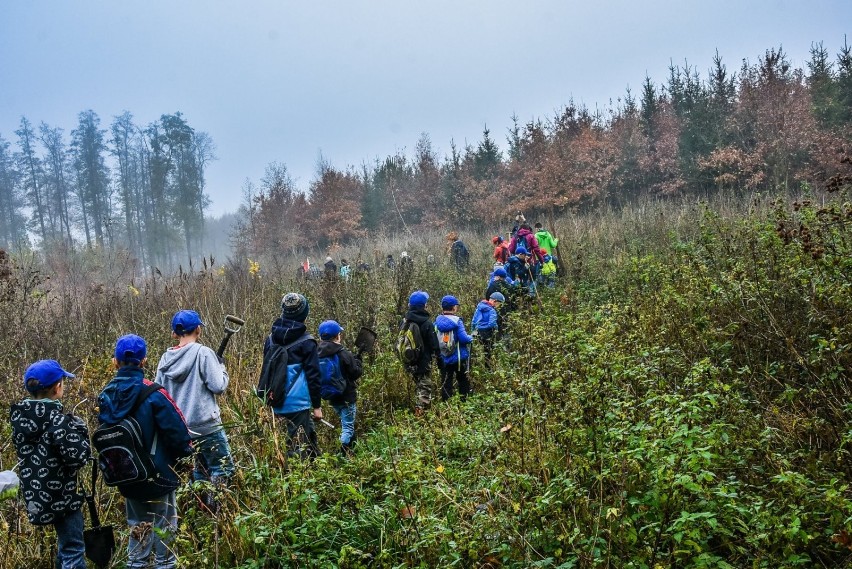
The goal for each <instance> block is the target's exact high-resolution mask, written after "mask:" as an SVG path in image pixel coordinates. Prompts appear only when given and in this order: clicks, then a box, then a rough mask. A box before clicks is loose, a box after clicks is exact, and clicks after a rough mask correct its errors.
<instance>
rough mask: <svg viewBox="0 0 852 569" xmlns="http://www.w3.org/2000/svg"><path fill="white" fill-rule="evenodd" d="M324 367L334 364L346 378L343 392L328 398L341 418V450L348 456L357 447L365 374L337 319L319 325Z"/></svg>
mask: <svg viewBox="0 0 852 569" xmlns="http://www.w3.org/2000/svg"><path fill="white" fill-rule="evenodd" d="M318 332H319V336H320V343H319V359H320V369H323V366H324V365H330V366H332V373H339V374H340V375H341V376H342V377H343V379H344V380H345V381H346V387H345V388H344V389H343V392H342V393H341V394H340V395H338V396H335V397H332V398H330V399H329V400H328V402H329V403H330V404H331V406H332V408H333V409H334V411H335V413H337V416H338V417H340V453H341V454H342V455H343V456H348V455H350V454H351V453H352V452H353V449H354V448H355V438H356V437H355V411H356V406H355V402H356V401H357V393H356V388H357V386H358V378H360V377H361V373H362V365H361V358H360V356H356V355H354V354H353V353H352V352H350V351H349V350H347V349H346V348H344V347H343V344H341V343H340V342H341V340H342V334H343V326H341V325H340V324H339V323H337V321H335V320H326V321H325V322H323V323H322V324H320V325H319V330H318Z"/></svg>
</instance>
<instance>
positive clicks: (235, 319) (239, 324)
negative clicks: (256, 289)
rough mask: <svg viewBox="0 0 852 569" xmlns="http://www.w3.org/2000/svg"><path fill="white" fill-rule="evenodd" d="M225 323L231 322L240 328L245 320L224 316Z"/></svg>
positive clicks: (230, 315) (231, 315)
mask: <svg viewBox="0 0 852 569" xmlns="http://www.w3.org/2000/svg"><path fill="white" fill-rule="evenodd" d="M225 322H232V323H234V324H236V325H237V326H242V325H243V324H245V323H246V321H245V320H243V319H242V318H240V317H238V316H234V315H233V314H226V315H225Z"/></svg>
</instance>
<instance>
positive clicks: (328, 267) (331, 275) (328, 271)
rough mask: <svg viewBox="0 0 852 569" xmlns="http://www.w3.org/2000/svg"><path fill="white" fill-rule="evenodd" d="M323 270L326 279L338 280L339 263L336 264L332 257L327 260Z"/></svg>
mask: <svg viewBox="0 0 852 569" xmlns="http://www.w3.org/2000/svg"><path fill="white" fill-rule="evenodd" d="M323 268H324V269H325V278H327V279H335V278H337V263H335V262H334V259H332V258H331V256H329V257H326V258H325V264H324V265H323Z"/></svg>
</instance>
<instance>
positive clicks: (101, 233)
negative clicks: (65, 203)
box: [71, 110, 113, 247]
mask: <svg viewBox="0 0 852 569" xmlns="http://www.w3.org/2000/svg"><path fill="white" fill-rule="evenodd" d="M77 121H78V122H77V128H76V129H74V130H73V131H71V139H72V142H71V148H72V149H73V153H74V170H75V172H76V173H77V186H78V192H79V196H80V203H81V204H82V211H83V223H84V226H85V231H86V242H87V243H88V244H89V245H91V239H90V237H89V229H88V228H89V226H90V225H91V228H92V231H93V232H94V237H95V242H96V243H97V245H98V246H100V247H103V246H104V244H105V235H106V233H107V232H108V231H109V227H110V226H111V224H112V222H113V219H112V217H113V212H112V200H111V197H112V196H111V187H110V183H109V170H108V169H107V166H106V160H105V157H104V155H105V154H106V152H107V146H106V130H103V129H101V128H100V124H101V119H100V117H98V115H97V114H95V112H94V111H92V110H88V111H83V112H81V113H80V114H79V115H77ZM87 218H88V221H87Z"/></svg>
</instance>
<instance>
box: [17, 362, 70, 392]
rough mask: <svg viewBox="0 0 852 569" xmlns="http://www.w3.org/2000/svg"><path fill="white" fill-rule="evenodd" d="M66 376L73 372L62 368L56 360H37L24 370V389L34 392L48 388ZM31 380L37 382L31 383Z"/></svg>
mask: <svg viewBox="0 0 852 569" xmlns="http://www.w3.org/2000/svg"><path fill="white" fill-rule="evenodd" d="M66 377H74V374H73V373H71V372H68V371H65V370H64V369H62V366H61V365H59V362H58V361H56V360H39V361H37V362H35V363H34V364H31V365H30V367H28V368H27V371H25V372H24V389H26V390H27V391H29V392H30V393H36V392H38V391H42V390H45V389H47V388H49V387H50V386H52V385H54V384H56V383H58V382H60V381H62V380H63V379H65V378H66ZM32 380H36V381H37V382H38V384H35V385H34V384H32V383H31V382H32Z"/></svg>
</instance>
